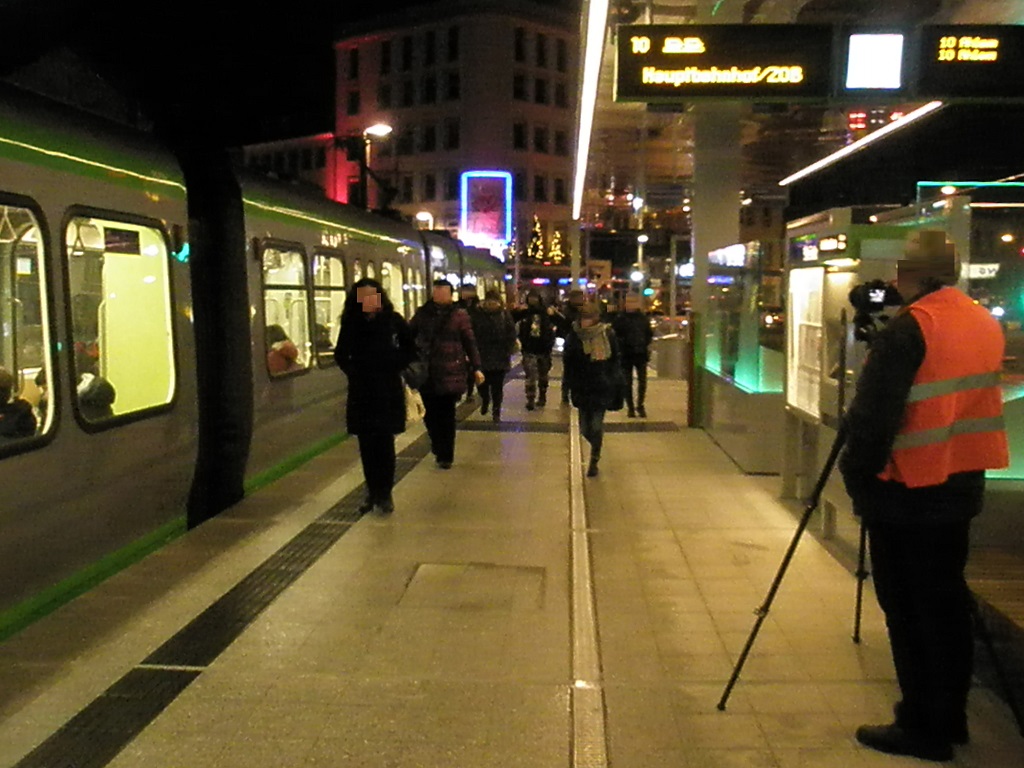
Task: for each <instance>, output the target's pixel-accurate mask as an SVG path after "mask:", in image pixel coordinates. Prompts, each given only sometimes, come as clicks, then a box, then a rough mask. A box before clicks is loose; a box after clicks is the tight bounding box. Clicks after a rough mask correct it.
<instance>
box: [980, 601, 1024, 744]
mask: <svg viewBox="0 0 1024 768" xmlns="http://www.w3.org/2000/svg"><path fill="white" fill-rule="evenodd" d="M971 616H972V617H973V618H974V626H975V627H976V628H977V630H978V634H979V635H980V636H981V642H982V644H983V645H984V646H985V648H986V649H987V650H988V655H989V656H990V657H991V658H992V666H993V667H995V670H996V677H997V678H999V684H1000V685H1001V686H1002V687H1003V692H1004V693H1005V694H1006V703H1007V704H1008V705H1009V707H1010V711H1011V712H1012V713H1013V719H1014V720H1015V721H1016V722H1017V731H1018V732H1019V733H1020V735H1021V736H1024V717H1022V716H1021V711H1020V708H1019V707H1018V706H1017V699H1016V697H1015V696H1014V695H1013V686H1012V685H1011V684H1010V680H1009V678H1008V677H1007V676H1006V670H1005V669H1003V664H1002V662H1001V661H1000V660H999V654H998V653H996V646H995V643H993V642H992V635H991V634H989V631H988V628H987V627H986V626H985V622H984V621H983V620H982V618H981V610H979V608H978V601H977V600H976V599H975V598H974V595H971Z"/></svg>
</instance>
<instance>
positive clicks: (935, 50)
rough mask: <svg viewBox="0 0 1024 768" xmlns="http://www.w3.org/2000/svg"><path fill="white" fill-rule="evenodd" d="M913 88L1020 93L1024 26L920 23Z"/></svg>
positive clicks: (949, 93) (923, 92)
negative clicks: (915, 84) (915, 82)
mask: <svg viewBox="0 0 1024 768" xmlns="http://www.w3.org/2000/svg"><path fill="white" fill-rule="evenodd" d="M915 91H916V92H917V93H918V94H919V95H920V96H927V97H936V98H941V97H960V98H1022V97H1024V27H1021V26H1010V25H973V24H971V25H966V24H957V25H952V24H946V25H927V26H924V27H922V28H921V35H920V40H919V43H918V61H917V87H916V88H915Z"/></svg>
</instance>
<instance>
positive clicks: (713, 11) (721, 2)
mask: <svg viewBox="0 0 1024 768" xmlns="http://www.w3.org/2000/svg"><path fill="white" fill-rule="evenodd" d="M724 4H725V0H718V2H717V3H715V7H714V8H712V9H711V15H712V16H714V15H715V14H717V13H718V9H719V8H721V7H722V6H723V5H724Z"/></svg>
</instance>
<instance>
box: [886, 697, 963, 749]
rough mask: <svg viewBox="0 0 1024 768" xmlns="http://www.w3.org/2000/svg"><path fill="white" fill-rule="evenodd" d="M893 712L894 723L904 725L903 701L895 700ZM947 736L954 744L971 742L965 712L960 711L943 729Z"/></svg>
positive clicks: (902, 726) (960, 744) (961, 744)
mask: <svg viewBox="0 0 1024 768" xmlns="http://www.w3.org/2000/svg"><path fill="white" fill-rule="evenodd" d="M892 712H893V714H894V715H895V716H896V721H895V722H896V725H898V726H900V727H901V728H905V727H906V723H905V722H904V714H903V702H902V701H897V702H896V704H895V705H894V706H893V708H892ZM945 731H946V733H947V734H948V736H949V740H950V741H951V742H952V743H953V744H954V745H956V746H961V747H962V746H964V745H966V744H970V743H971V734H970V731H968V729H967V714H966V713H961V714H960V715H957V716H954V718H953V720H952V721H951V723H950V724H949V725H948V727H947V728H946V729H945Z"/></svg>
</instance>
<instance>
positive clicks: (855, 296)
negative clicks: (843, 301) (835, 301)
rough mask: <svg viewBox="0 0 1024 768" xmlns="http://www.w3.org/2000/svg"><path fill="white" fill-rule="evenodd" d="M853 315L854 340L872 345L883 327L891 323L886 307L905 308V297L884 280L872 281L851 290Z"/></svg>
mask: <svg viewBox="0 0 1024 768" xmlns="http://www.w3.org/2000/svg"><path fill="white" fill-rule="evenodd" d="M850 304H852V305H853V308H854V309H855V310H856V312H855V313H854V315H853V338H855V339H856V340H857V341H865V342H867V343H869V344H870V343H871V341H872V340H873V339H874V338H875V334H877V333H878V332H879V331H880V330H881V329H882V327H883V326H884V325H885V324H886V323H887V322H889V319H890V316H889V315H887V314H885V309H886V307H900V306H903V297H902V296H900V292H899V291H897V290H896V286H894V285H892V284H890V283H887V282H885V281H884V280H871V281H869V282H866V283H861V284H860V285H856V286H854V287H853V288H852V289H851V290H850Z"/></svg>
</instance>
